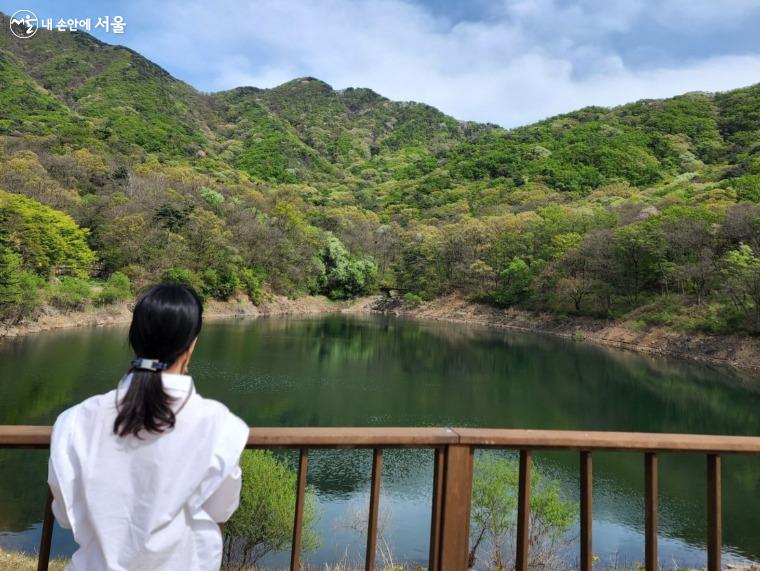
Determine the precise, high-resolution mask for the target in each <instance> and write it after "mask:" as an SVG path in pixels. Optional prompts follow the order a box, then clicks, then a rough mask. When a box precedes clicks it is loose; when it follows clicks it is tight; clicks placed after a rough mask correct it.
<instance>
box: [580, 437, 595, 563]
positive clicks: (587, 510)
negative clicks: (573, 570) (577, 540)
mask: <svg viewBox="0 0 760 571" xmlns="http://www.w3.org/2000/svg"><path fill="white" fill-rule="evenodd" d="M592 473H593V472H592V464H591V452H589V451H588V450H584V451H582V452H581V569H580V571H591V568H592V567H593V565H594V551H593V548H592V541H593V539H592V537H593V534H592V525H593V524H592V522H593V508H592V502H593V499H592V498H593V492H592V486H593V484H592V481H593V476H592Z"/></svg>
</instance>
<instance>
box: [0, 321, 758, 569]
mask: <svg viewBox="0 0 760 571" xmlns="http://www.w3.org/2000/svg"><path fill="white" fill-rule="evenodd" d="M125 333H126V330H125V328H123V327H116V328H111V329H87V330H76V331H65V332H59V333H48V334H42V335H35V336H30V337H26V338H21V339H18V340H14V341H10V342H4V343H2V344H0V423H2V424H46V423H50V422H52V421H53V420H54V419H55V417H56V415H57V414H58V413H59V412H60V411H61V410H63V409H64V408H66V407H67V406H69V405H71V404H73V403H75V402H78V401H80V400H82V399H83V398H85V397H87V396H89V395H91V394H94V393H98V392H105V391H107V390H110V389H111V388H112V387H113V385H114V384H115V382H116V381H117V380H118V377H119V375H120V374H121V372H122V371H123V370H124V369H125V365H126V363H127V362H128V359H129V351H128V347H127V344H126V341H125V337H126V335H125ZM192 373H193V376H194V378H195V380H196V385H197V387H198V390H199V391H200V392H201V393H202V394H204V396H207V397H210V398H215V399H218V400H221V401H223V402H225V403H227V404H228V405H229V406H230V408H231V409H232V410H233V411H234V412H235V413H236V414H238V415H240V416H241V417H242V418H244V419H245V420H246V421H247V422H248V423H250V424H251V425H252V426H341V425H343V426H391V425H393V426H423V425H449V426H489V427H504V428H543V429H585V430H626V431H649V432H684V433H711V434H747V435H756V434H760V382H759V380H758V379H757V378H754V377H752V376H749V375H744V374H741V373H738V372H735V371H732V370H728V369H722V368H714V367H708V366H704V365H700V364H695V363H690V362H686V361H680V360H675V359H663V358H656V357H649V356H642V355H639V354H635V353H632V352H626V351H620V350H611V349H605V348H600V347H594V346H589V345H584V344H582V343H574V342H570V341H566V340H561V339H556V338H552V337H547V336H540V335H532V334H524V333H515V332H510V331H502V330H493V329H488V328H484V327H475V326H465V325H454V324H448V323H437V322H415V321H406V320H401V319H395V318H385V317H368V316H367V317H365V316H344V315H328V316H318V317H309V318H302V317H299V318H267V319H259V320H254V321H233V322H211V323H208V324H206V325H205V329H204V333H203V335H202V338H201V342H200V343H199V345H198V349H197V352H196V356H195V358H194V362H193V366H192ZM45 462H46V454H45V453H44V452H28V451H23V452H22V451H0V468H1V469H0V545H17V544H20V543H21V544H23V543H24V541H26V543H28V544H30V545H31V544H32V543H33V537H34V534H35V532H34V526H35V525H36V524H37V523H38V522H39V520H40V511H41V506H42V502H43V500H44V480H45V475H46V465H45ZM539 462H540V464H541V465H542V466H545V467H546V469H548V470H551V471H552V474H554V475H555V476H556V477H557V478H558V479H559V480H560V481H562V482H563V485H564V487H565V488H566V490H567V492H568V494H571V495H575V494H576V489H577V467H578V460H577V457H576V455H574V454H568V453H554V454H542V455H540V456H539ZM370 463H371V460H370V457H369V454H368V453H366V451H344V450H341V451H314V452H313V459H312V461H311V462H310V477H309V481H310V483H312V484H314V485H315V487H316V488H317V490H318V493H319V497H320V504H321V506H322V511H323V517H322V519H321V520H320V531H321V532H322V533H323V536H327V537H329V538H330V540H331V543H330V544H329V546H325V547H323V548H322V550H320V551H319V552H318V553H316V554H313V555H312V558H313V560H314V561H315V562H319V561H321V560H328V559H333V558H334V557H335V555H336V551H335V549H336V548H335V542H341V541H346V542H353V545H354V548H356V549H358V547H357V546H359V545H360V544H361V540H360V538H359V537H358V536H356V534H354V535H353V536H352V535H351V533H349V532H347V531H345V529H343V530H341V525H340V520H341V519H345V517H346V513H345V512H346V510H349V511H350V510H351V509H355V508H356V505H359V506H361V505H363V502H364V499H366V497H365V494H366V490H367V488H368V485H369V473H370ZM704 468H705V461H704V458H703V457H701V456H692V455H667V456H663V458H662V460H661V476H660V480H661V484H660V486H661V506H662V507H661V509H662V514H661V528H662V533H663V542H664V543H663V546H664V550H665V552H664V553H663V555H664V557H667V556H668V553H670V555H673V556H679V557H683V558H686V559H689V560H690V561H693V562H694V564H699V562H701V561H703V559H704V557H703V546H704V537H705V524H704V522H705V502H704V496H705V486H706V484H705V469H704ZM431 474H432V454H431V453H430V452H429V451H393V453H392V454H388V456H387V461H386V469H385V473H384V480H383V503H384V505H385V506H387V507H388V508H389V510H390V511H391V512H392V515H391V516H390V519H391V522H392V524H391V528H390V531H389V534H390V536H391V538H392V539H393V542H394V544H395V546H396V552H397V556H400V557H402V558H404V559H413V560H420V561H424V559H425V557H426V544H427V538H428V526H429V511H428V505H429V495H430V478H431ZM594 475H595V494H596V496H595V504H594V510H595V511H594V517H595V522H594V525H595V551H597V552H599V553H607V552H609V553H610V554H613V553H619V554H621V555H622V556H624V557H625V558H628V559H630V560H641V558H642V557H643V547H642V542H641V529H642V527H643V515H642V514H643V504H642V495H641V494H642V490H643V458H642V456H641V455H635V454H598V455H597V456H596V458H595V465H594ZM759 488H760V460H759V459H754V458H739V457H737V458H726V460H725V462H724V494H725V497H724V521H725V524H724V527H725V532H724V537H725V542H726V544H727V545H728V546H730V549H731V550H732V551H734V552H736V553H738V554H742V555H746V556H748V557H754V558H760V533H758V532H757V531H756V530H758V529H760V510H758V509H757V508H758V506H757V505H754V504H753V500H755V499H756V498H758V497H760V496H759V494H758V492H759V491H760V490H759ZM343 528H345V526H343ZM30 529H31V530H32V531H26V530H30ZM59 535H60V534H59ZM24 537H27V538H28V540H23V538H24ZM332 540H334V541H332ZM24 545H26V544H24ZM71 547H72V545H71V542H70V541H69V542H68V543H66V541H59V542H58V544H57V546H56V548H57V549H58V550H59V551H60V552H61V553H70V550H71ZM668 550H669V551H668Z"/></svg>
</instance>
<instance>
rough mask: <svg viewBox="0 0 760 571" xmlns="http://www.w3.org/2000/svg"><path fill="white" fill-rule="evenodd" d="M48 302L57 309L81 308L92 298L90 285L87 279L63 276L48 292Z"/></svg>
mask: <svg viewBox="0 0 760 571" xmlns="http://www.w3.org/2000/svg"><path fill="white" fill-rule="evenodd" d="M48 295H49V299H50V302H51V303H52V304H53V305H54V306H55V307H58V308H59V309H64V310H82V309H84V308H85V306H86V305H87V304H88V303H89V302H90V301H91V300H92V286H91V284H90V282H88V281H87V280H83V279H81V278H77V277H73V276H64V277H62V278H61V279H60V283H58V284H57V285H53V286H51V288H50V292H49V294H48Z"/></svg>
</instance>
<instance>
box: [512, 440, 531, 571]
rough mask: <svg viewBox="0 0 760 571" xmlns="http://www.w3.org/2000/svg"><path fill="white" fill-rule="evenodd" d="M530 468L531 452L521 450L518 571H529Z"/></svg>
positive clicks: (516, 559)
mask: <svg viewBox="0 0 760 571" xmlns="http://www.w3.org/2000/svg"><path fill="white" fill-rule="evenodd" d="M530 467H531V452H530V450H520V474H519V481H518V486H517V553H516V554H515V570H516V571H528V555H529V553H528V550H529V545H530V541H529V538H530Z"/></svg>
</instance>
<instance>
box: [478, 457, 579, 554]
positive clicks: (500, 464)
mask: <svg viewBox="0 0 760 571" xmlns="http://www.w3.org/2000/svg"><path fill="white" fill-rule="evenodd" d="M518 480H519V475H518V465H517V461H516V460H515V459H514V458H505V457H500V456H497V455H495V454H493V453H484V454H481V455H479V456H478V457H477V458H476V459H475V470H474V476H473V483H472V512H471V516H470V517H471V530H470V537H471V541H470V558H469V559H470V561H469V562H470V566H471V567H472V566H473V565H474V564H475V561H476V557H477V554H478V550H479V549H480V548H481V546H483V545H484V544H485V545H488V546H489V547H490V551H491V560H490V561H489V562H488V565H489V568H492V569H507V568H508V566H507V559H506V552H505V551H504V548H505V543H506V541H507V539H508V538H509V537H514V534H515V532H516V522H517V500H518V496H517V489H518ZM530 513H531V519H530V528H529V531H528V534H529V538H530V545H531V546H532V548H531V554H530V556H531V564H533V565H537V566H541V567H547V568H552V567H553V566H552V564H551V563H552V561H556V558H557V557H559V555H560V553H559V549H560V548H561V545H562V541H563V538H564V536H565V534H566V533H567V532H568V530H569V529H570V528H571V526H572V525H573V524H574V523H575V521H576V519H577V515H578V514H577V508H576V506H575V504H574V503H573V502H571V501H569V500H568V499H566V498H564V497H563V495H562V494H561V492H560V490H559V484H558V483H557V482H556V481H552V480H551V479H549V478H547V477H546V476H545V475H544V474H543V473H542V472H541V471H539V470H534V471H533V477H532V482H531V496H530Z"/></svg>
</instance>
